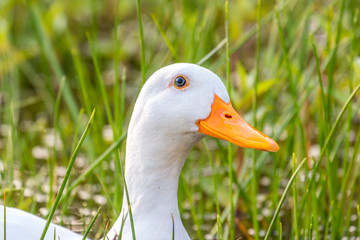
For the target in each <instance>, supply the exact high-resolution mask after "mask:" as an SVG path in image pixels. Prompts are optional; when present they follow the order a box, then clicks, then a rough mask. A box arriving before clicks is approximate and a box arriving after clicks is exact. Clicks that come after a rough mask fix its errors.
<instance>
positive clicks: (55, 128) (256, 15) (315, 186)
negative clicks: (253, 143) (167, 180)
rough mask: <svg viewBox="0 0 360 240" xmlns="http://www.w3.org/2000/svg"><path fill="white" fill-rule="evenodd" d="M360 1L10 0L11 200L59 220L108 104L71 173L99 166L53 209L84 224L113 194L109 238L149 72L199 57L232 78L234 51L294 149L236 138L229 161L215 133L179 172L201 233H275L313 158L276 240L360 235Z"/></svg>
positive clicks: (267, 115)
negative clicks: (130, 132)
mask: <svg viewBox="0 0 360 240" xmlns="http://www.w3.org/2000/svg"><path fill="white" fill-rule="evenodd" d="M359 8H360V1H359V0H350V1H346V0H343V1H340V0H329V1H325V0H324V1H311V0H309V1H307V0H289V1H281V0H279V1H229V3H228V14H226V11H225V10H226V6H225V2H224V1H219V0H215V1H205V0H204V1H190V0H184V1H180V0H174V1H170V0H155V1H141V2H140V4H139V5H137V1H116V0H112V1H95V0H78V1H68V0H63V1H50V0H47V1H30V0H28V1H25V0H1V1H0V186H1V193H2V194H3V193H6V204H7V205H8V206H13V207H17V208H21V209H24V210H26V211H30V212H32V213H34V214H37V215H40V216H43V217H46V215H47V214H48V211H49V208H50V207H51V206H52V204H53V202H54V199H55V196H56V192H57V190H58V188H59V186H60V184H61V181H62V179H63V177H64V173H65V171H66V168H67V164H68V162H69V158H70V156H71V153H72V151H73V150H74V147H75V145H76V143H77V142H78V140H79V138H80V135H81V133H82V131H83V129H84V127H85V124H86V121H87V120H88V118H89V115H90V114H91V111H92V109H93V108H96V114H95V119H94V122H93V124H92V126H91V129H90V132H89V134H88V136H87V138H86V140H85V142H84V144H83V146H82V147H81V149H80V152H79V154H78V155H77V159H76V161H75V166H74V168H73V169H72V173H71V177H70V180H69V185H71V184H74V182H75V179H77V177H78V176H79V175H80V174H81V173H84V172H86V173H87V175H86V176H85V178H84V179H82V181H79V182H76V184H75V185H71V186H72V188H68V189H70V190H71V191H70V190H68V191H66V194H64V195H63V196H62V197H63V200H62V201H61V203H60V205H59V207H58V208H57V211H56V213H55V217H54V219H53V221H54V222H57V223H61V224H63V225H65V226H67V227H69V228H72V229H73V230H74V231H78V232H82V233H83V231H84V230H86V229H87V227H88V224H89V222H90V220H91V219H92V217H93V216H94V213H95V212H96V210H97V209H98V208H99V206H102V209H101V210H100V215H99V217H98V218H97V220H96V223H95V226H94V227H93V228H92V230H91V233H90V236H91V237H93V238H99V237H100V236H101V235H102V234H103V233H104V232H105V231H106V229H109V228H110V226H111V225H112V223H113V222H114V221H115V220H116V218H117V216H118V214H119V212H120V209H121V201H122V194H123V193H122V190H123V182H122V178H121V173H120V162H119V161H123V160H124V152H125V144H124V142H123V141H120V140H118V139H119V138H120V136H121V135H122V134H123V133H125V132H126V129H127V125H128V121H129V118H130V116H131V112H132V108H133V104H134V102H135V100H136V97H137V94H138V93H139V91H140V89H141V86H142V83H143V82H144V80H146V79H147V78H148V77H149V76H150V75H151V74H152V73H153V72H154V71H155V70H156V69H158V68H160V67H163V66H165V65H168V64H171V63H174V62H191V63H199V64H201V65H202V66H204V67H207V68H209V69H210V70H212V71H213V72H215V73H217V74H218V75H219V76H220V77H221V78H222V79H223V80H224V82H226V79H227V72H226V67H227V64H228V63H229V64H230V75H228V76H229V77H230V79H231V80H230V82H231V89H230V93H231V99H232V103H233V105H234V107H235V108H236V109H237V110H238V111H239V112H240V113H241V114H242V116H243V117H244V118H245V119H246V120H247V121H248V122H249V123H251V124H252V125H256V127H257V128H258V129H260V130H262V131H264V132H265V133H266V134H268V135H270V136H272V137H273V138H274V139H276V140H277V141H278V143H279V145H280V151H279V152H278V153H263V152H258V151H256V152H255V151H253V150H248V149H240V148H237V147H235V146H233V147H232V151H231V150H230V159H228V153H229V150H228V144H227V143H225V142H224V141H220V140H215V139H210V138H206V140H204V141H202V142H200V143H199V144H198V145H197V146H196V148H195V149H194V150H193V151H192V152H191V154H190V156H189V157H188V160H187V162H186V164H185V166H184V170H183V173H182V175H181V178H180V185H179V207H180V211H181V214H182V218H183V222H184V225H185V226H186V228H187V230H188V232H189V233H190V236H191V237H192V238H193V239H231V238H236V239H239V238H240V239H260V238H263V237H264V236H265V233H266V231H267V230H268V228H269V224H270V221H271V218H272V217H273V215H274V212H275V209H276V207H277V205H278V204H279V201H280V197H281V196H282V194H283V192H284V189H285V186H286V184H287V183H288V181H289V179H290V177H291V175H292V173H293V172H294V170H295V168H296V167H297V166H298V165H299V163H300V161H301V160H302V159H304V158H307V160H306V164H305V165H304V166H303V167H302V168H301V170H300V172H299V174H298V175H297V177H296V179H295V182H294V184H293V185H292V187H291V189H290V191H289V192H288V193H287V197H286V199H285V202H284V204H283V206H282V208H281V211H280V214H279V217H278V218H276V221H275V224H274V226H273V228H272V230H271V231H270V239H281V237H282V238H283V239H341V237H342V236H344V237H347V238H344V239H359V238H356V237H358V236H360V212H359V202H360V188H359V184H360V173H359V163H360V153H359V149H360V145H359V144H360V111H359V108H360V98H359V96H360V94H359V93H357V94H355V95H354V96H353V97H352V98H351V99H348V97H349V96H350V94H351V92H352V91H353V90H354V89H355V90H356V89H358V88H357V87H358V84H359V83H360V57H359V52H360V49H359V45H360V44H359V40H360V23H359ZM139 13H140V14H139ZM140 17H141V20H142V25H139V20H140ZM226 19H228V20H227V21H226ZM226 23H227V24H226ZM226 25H228V33H229V35H228V38H226V34H225V32H226V28H225V26H226ZM141 32H142V33H143V34H142V35H141V34H140V33H141ZM227 42H228V44H229V45H228V46H229V51H230V62H227V59H226V43H227ZM142 46H143V47H142ZM142 50H143V51H142ZM346 104H347V105H346ZM343 106H346V107H347V108H346V109H345V112H344V114H343V115H341V116H340V118H338V117H339V113H340V112H341V109H342V107H343ZM337 119H338V121H337ZM329 136H330V137H329ZM327 139H328V140H327ZM114 142H115V145H112V146H115V147H113V148H111V144H113V143H114ZM116 146H119V148H120V157H119V156H118V152H117V150H116ZM109 147H110V148H111V149H113V151H112V152H110V153H109V154H107V155H102V154H103V153H104V151H105V150H106V149H108V148H109ZM208 150H209V151H208ZM293 153H294V155H293ZM94 162H97V163H98V165H96V167H95V168H94V169H91V170H88V169H89V168H88V167H89V166H90V165H91V164H92V163H94ZM229 163H230V164H231V167H229ZM316 163H318V164H317V165H316ZM314 166H318V168H315V169H316V170H314ZM229 171H231V173H232V174H230V172H229ZM229 176H231V177H232V179H231V180H232V181H231V182H232V189H233V196H231V195H232V194H231V193H230V191H229V188H230V186H229V182H230V179H229ZM231 198H232V199H233V207H232V206H231V205H232V204H230V199H231ZM1 203H3V201H1ZM232 209H233V211H232ZM231 213H233V214H231ZM108 222H109V227H108V228H107V223H108Z"/></svg>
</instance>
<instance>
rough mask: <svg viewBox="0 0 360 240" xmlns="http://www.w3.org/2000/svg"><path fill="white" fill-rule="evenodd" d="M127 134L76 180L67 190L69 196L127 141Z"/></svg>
mask: <svg viewBox="0 0 360 240" xmlns="http://www.w3.org/2000/svg"><path fill="white" fill-rule="evenodd" d="M126 135H127V133H126V132H125V133H123V135H122V136H121V137H120V138H119V139H118V140H117V141H116V142H114V143H113V144H111V146H110V147H108V148H107V149H106V150H105V151H104V152H103V153H102V154H101V155H100V156H99V157H98V158H97V159H95V160H94V161H93V162H92V163H91V165H90V166H89V167H88V168H87V169H86V170H85V172H83V173H82V174H81V175H80V176H79V177H78V178H76V179H75V180H74V181H73V183H72V184H71V185H70V186H69V187H68V188H67V190H66V195H67V194H69V193H70V192H71V191H72V190H73V189H74V188H75V187H76V186H78V185H79V184H80V183H81V181H83V180H84V179H85V178H86V177H87V176H88V175H89V174H90V173H91V172H92V171H93V170H94V169H95V168H96V167H97V166H99V164H101V163H102V161H104V160H105V159H106V158H107V157H108V156H109V155H110V154H111V153H112V152H113V151H114V150H115V149H117V148H118V147H119V146H120V144H121V143H122V142H123V141H124V140H125V139H126Z"/></svg>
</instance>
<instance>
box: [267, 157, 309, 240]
mask: <svg viewBox="0 0 360 240" xmlns="http://www.w3.org/2000/svg"><path fill="white" fill-rule="evenodd" d="M306 160H307V158H304V159H303V160H302V161H301V162H300V164H299V166H298V167H297V168H296V170H295V172H294V173H293V174H292V176H291V178H290V180H289V182H288V184H287V185H286V188H285V190H284V192H283V194H282V196H281V199H280V202H279V204H278V205H277V207H276V210H275V213H274V215H273V217H272V219H271V222H270V225H269V228H268V230H267V232H266V235H265V238H264V240H267V239H269V237H270V233H271V230H272V228H273V226H274V223H275V220H276V218H277V217H278V215H279V213H280V209H281V207H282V205H283V204H284V201H285V198H286V195H287V193H288V192H289V191H290V188H291V185H292V183H293V182H294V180H295V177H296V175H297V174H298V172H299V171H300V169H301V167H302V166H303V165H304V163H305V162H306Z"/></svg>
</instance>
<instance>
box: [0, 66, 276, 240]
mask: <svg viewBox="0 0 360 240" xmlns="http://www.w3.org/2000/svg"><path fill="white" fill-rule="evenodd" d="M179 76H181V77H183V78H184V79H185V80H186V81H187V85H186V86H184V87H177V86H175V85H176V84H175V82H174V80H175V79H177V77H179ZM219 109H220V110H219ZM225 114H226V115H225ZM212 115H214V116H212ZM210 120H211V121H210ZM200 128H201V129H200ZM204 133H205V134H208V135H211V136H215V137H219V138H223V139H226V140H229V141H231V142H233V143H235V144H237V145H239V146H244V147H253V148H258V149H262V150H268V151H277V150H278V146H277V144H276V143H275V142H274V141H273V140H272V139H270V138H268V137H267V136H265V135H264V134H261V133H259V132H258V131H257V130H255V129H253V128H252V127H250V126H249V125H248V124H247V123H245V122H244V121H243V120H242V119H241V117H240V116H238V115H237V113H236V112H235V110H233V108H232V107H231V104H230V99H229V95H228V93H227V91H226V88H225V86H224V84H223V82H222V81H221V79H220V78H219V77H218V76H217V75H216V74H214V73H213V72H211V71H209V70H207V69H205V68H203V67H200V66H198V65H194V64H187V63H179V64H173V65H170V66H167V67H164V68H162V69H160V70H158V71H156V72H155V73H154V74H153V75H152V76H151V77H150V78H149V80H148V81H147V82H146V83H145V85H144V87H143V89H142V90H141V92H140V95H139V97H138V99H137V101H136V104H135V108H134V111H133V114H132V117H131V121H130V125H129V129H128V139H127V145H126V160H125V161H126V162H125V178H126V183H127V187H128V191H129V198H130V204H131V209H132V214H133V219H134V228H135V234H136V239H137V240H155V239H156V240H162V239H164V240H165V239H166V240H168V239H172V235H173V234H174V235H175V239H176V240H188V239H190V237H189V235H188V233H187V232H186V230H185V228H184V226H183V224H182V221H181V218H180V213H179V209H178V200H177V191H178V180H179V175H180V172H181V169H182V167H183V165H184V162H185V159H186V157H187V155H188V153H189V151H190V150H191V149H192V147H193V146H194V145H195V144H196V143H197V142H198V141H199V140H200V139H201V138H202V137H203V136H205V135H204ZM123 203H124V204H123V207H122V212H121V214H120V216H119V218H118V219H117V221H116V222H115V224H114V225H113V227H112V228H111V230H110V231H109V232H108V234H107V237H108V239H110V240H113V239H116V238H117V236H118V234H119V233H120V229H121V226H122V222H123V218H124V217H125V220H124V224H123V230H122V239H125V240H128V239H132V230H131V224H130V217H129V214H128V204H127V200H126V196H125V194H124V200H123ZM0 214H3V209H2V207H0ZM2 216H3V215H0V218H2ZM172 219H173V220H172ZM44 224H45V220H42V219H40V218H39V217H36V216H34V215H32V214H29V213H26V212H23V211H20V210H16V209H13V208H7V234H8V236H11V237H10V238H8V239H11V240H18V239H24V238H23V237H24V236H26V239H38V238H39V237H40V235H39V233H41V231H42V229H43V225H44ZM173 224H174V232H173V230H172V229H173ZM2 226H3V219H0V236H2V235H1V234H3V233H2V230H3V229H1V227H2ZM54 228H56V234H57V235H58V236H59V237H60V239H61V240H64V239H81V237H80V236H79V235H76V234H74V233H72V232H71V231H69V230H67V229H65V228H62V227H60V226H57V225H55V224H52V225H51V228H50V229H49V232H48V234H47V238H46V239H54V238H53V235H52V233H53V231H54Z"/></svg>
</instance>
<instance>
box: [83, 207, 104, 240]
mask: <svg viewBox="0 0 360 240" xmlns="http://www.w3.org/2000/svg"><path fill="white" fill-rule="evenodd" d="M100 210H101V206H100V207H99V209H98V210H97V212H96V214H95V216H94V217H93V219H91V222H90V225H89V227H88V228H87V229H86V232H85V234H84V237H83V240H85V239H86V237H87V236H88V235H89V233H90V230H91V228H92V226H93V225H94V223H95V221H96V219H97V217H98V216H99V213H100Z"/></svg>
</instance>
